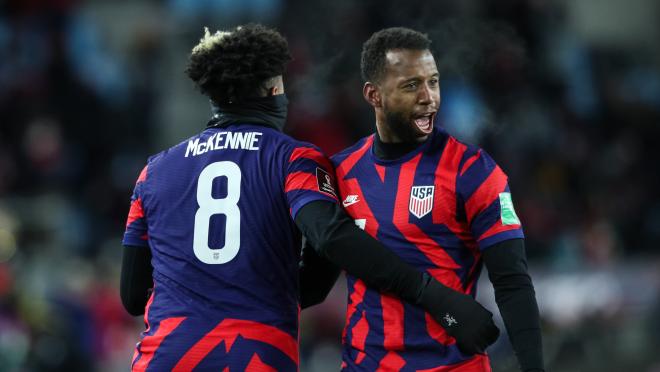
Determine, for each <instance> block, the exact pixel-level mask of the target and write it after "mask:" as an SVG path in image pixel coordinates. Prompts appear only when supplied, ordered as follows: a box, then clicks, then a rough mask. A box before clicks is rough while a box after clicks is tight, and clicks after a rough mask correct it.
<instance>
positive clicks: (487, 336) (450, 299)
mask: <svg viewBox="0 0 660 372" xmlns="http://www.w3.org/2000/svg"><path fill="white" fill-rule="evenodd" d="M429 279H430V280H429V281H428V284H427V285H426V286H425V288H424V290H423V291H422V293H421V294H420V297H419V301H418V303H419V305H421V306H422V307H423V308H424V309H425V310H426V311H428V312H429V313H430V314H431V316H432V317H433V318H434V319H435V320H436V321H437V322H438V323H440V325H442V327H443V328H444V329H445V331H447V334H449V335H450V336H452V337H454V338H455V339H456V345H457V346H458V348H459V349H460V350H461V352H463V353H465V354H477V353H483V352H484V351H485V350H486V347H488V346H489V345H491V344H492V343H493V342H495V340H497V337H498V336H499V334H500V330H499V329H498V328H497V326H495V323H494V322H493V314H492V313H491V312H490V311H488V310H486V308H484V307H483V306H481V304H479V303H478V302H477V301H475V300H474V299H473V298H472V297H470V296H468V295H466V294H463V293H459V292H457V291H454V290H452V289H450V288H448V287H446V286H444V285H442V284H440V283H439V282H437V281H436V280H434V279H432V278H430V277H429Z"/></svg>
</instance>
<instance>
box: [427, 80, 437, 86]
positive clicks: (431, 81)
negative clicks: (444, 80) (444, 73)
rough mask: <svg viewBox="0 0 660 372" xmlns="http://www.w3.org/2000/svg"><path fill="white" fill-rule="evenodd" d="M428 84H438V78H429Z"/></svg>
mask: <svg viewBox="0 0 660 372" xmlns="http://www.w3.org/2000/svg"><path fill="white" fill-rule="evenodd" d="M429 85H430V86H432V87H434V86H436V85H438V79H431V80H430V81H429Z"/></svg>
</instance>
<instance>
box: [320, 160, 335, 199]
mask: <svg viewBox="0 0 660 372" xmlns="http://www.w3.org/2000/svg"><path fill="white" fill-rule="evenodd" d="M316 183H317V184H318V187H319V191H321V192H324V193H326V194H330V195H332V196H334V197H335V198H336V197H337V193H336V192H335V187H334V186H333V185H332V177H330V174H329V173H328V172H326V171H324V170H323V169H321V168H319V167H316Z"/></svg>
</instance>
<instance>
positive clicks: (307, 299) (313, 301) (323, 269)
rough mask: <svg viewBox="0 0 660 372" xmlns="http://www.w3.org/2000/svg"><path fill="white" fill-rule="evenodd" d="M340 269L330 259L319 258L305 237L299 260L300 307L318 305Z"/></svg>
mask: <svg viewBox="0 0 660 372" xmlns="http://www.w3.org/2000/svg"><path fill="white" fill-rule="evenodd" d="M339 272H340V269H339V268H338V267H337V266H336V265H334V264H333V263H331V262H330V261H328V260H326V259H324V258H321V257H320V256H319V254H318V253H317V252H316V250H314V247H312V246H311V245H310V244H309V241H307V239H305V243H304V244H303V249H302V259H301V260H300V270H299V274H300V307H301V308H303V309H305V308H308V307H310V306H314V305H318V304H320V303H321V302H323V301H325V298H326V297H327V296H328V293H330V290H332V287H333V286H334V285H335V282H336V281H337V278H338V277H339Z"/></svg>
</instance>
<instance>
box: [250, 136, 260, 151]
mask: <svg viewBox="0 0 660 372" xmlns="http://www.w3.org/2000/svg"><path fill="white" fill-rule="evenodd" d="M261 134H262V133H260V132H252V141H250V147H249V148H248V150H253V151H254V150H259V147H257V146H255V144H256V143H257V141H259V137H258V136H261Z"/></svg>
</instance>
